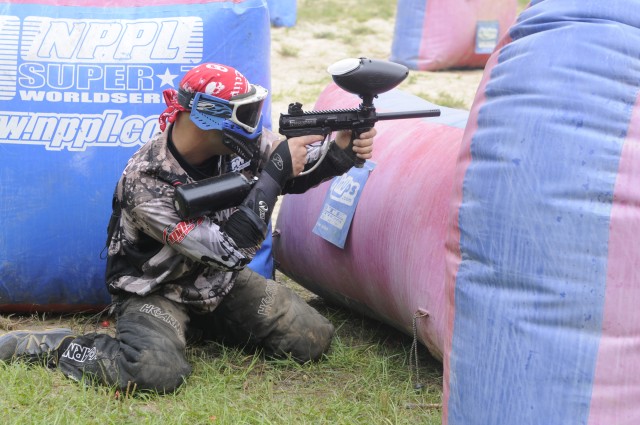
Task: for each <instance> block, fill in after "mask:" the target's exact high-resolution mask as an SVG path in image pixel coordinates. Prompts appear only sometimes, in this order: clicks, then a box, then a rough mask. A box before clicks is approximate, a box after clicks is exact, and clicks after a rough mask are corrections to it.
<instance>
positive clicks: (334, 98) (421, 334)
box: [273, 84, 468, 359]
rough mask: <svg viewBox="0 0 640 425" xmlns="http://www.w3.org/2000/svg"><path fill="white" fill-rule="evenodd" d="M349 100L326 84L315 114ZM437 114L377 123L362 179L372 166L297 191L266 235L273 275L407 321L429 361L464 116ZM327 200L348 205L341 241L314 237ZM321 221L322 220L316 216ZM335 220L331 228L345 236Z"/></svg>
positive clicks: (404, 326)
mask: <svg viewBox="0 0 640 425" xmlns="http://www.w3.org/2000/svg"><path fill="white" fill-rule="evenodd" d="M359 103H360V99H359V98H358V97H357V96H355V95H353V94H349V93H347V92H345V91H343V90H341V89H340V88H338V87H337V86H336V85H333V84H332V85H330V86H328V87H327V88H326V89H325V90H324V92H323V93H322V94H321V96H320V98H319V99H318V101H317V103H316V105H315V109H316V110H323V109H341V108H354V107H357V106H358V104H359ZM375 105H376V109H377V111H378V112H400V111H408V110H430V109H434V108H436V107H437V106H436V105H433V104H431V103H429V102H427V101H425V100H422V99H420V98H418V97H415V96H412V95H409V94H407V93H404V92H402V91H400V90H392V91H390V92H387V93H383V94H381V95H379V98H378V99H376V100H375ZM441 109H442V112H441V116H440V117H437V118H420V119H406V120H395V121H379V122H378V123H377V124H376V129H377V130H378V136H377V137H376V141H375V149H374V155H373V159H372V161H367V163H366V164H365V167H364V168H363V169H359V170H357V172H360V173H362V172H364V173H366V174H369V171H368V170H369V169H371V168H372V167H373V170H372V171H371V172H370V174H369V175H368V176H365V179H363V180H365V181H358V179H359V176H357V175H354V176H351V173H352V172H356V169H352V171H350V172H349V173H348V174H346V175H345V176H343V177H337V178H336V179H334V180H333V181H329V182H325V183H323V184H321V185H320V186H318V187H316V188H314V189H312V190H310V191H308V192H307V193H305V194H302V195H286V196H285V197H284V198H283V200H282V203H281V205H280V210H279V212H278V219H277V222H276V226H275V236H274V239H273V244H274V257H275V259H276V263H277V264H278V267H279V270H281V271H282V272H283V273H285V274H286V275H288V276H290V277H291V278H293V279H294V280H295V281H296V282H298V283H300V284H301V285H303V286H305V287H306V288H308V289H309V290H311V291H313V292H315V293H317V294H319V295H321V296H322V297H323V298H325V299H327V300H330V301H332V302H335V303H338V304H341V305H344V306H347V307H350V308H354V309H356V310H359V311H361V312H363V313H365V314H368V315H369V316H371V317H374V318H377V319H378V320H381V321H383V322H386V323H388V324H390V325H392V326H395V327H396V328H398V329H401V330H403V331H405V332H407V333H408V334H411V332H412V324H413V320H414V316H417V320H416V324H417V334H418V339H419V340H420V341H421V342H422V343H424V344H425V345H426V346H427V347H428V348H429V350H430V352H431V353H432V354H433V355H434V356H435V357H437V358H439V359H442V348H443V343H444V335H445V324H446V322H445V320H444V318H445V312H444V308H445V305H446V303H445V297H444V273H445V249H444V241H445V240H446V232H447V229H448V226H447V217H448V214H449V205H450V202H451V199H450V194H451V187H452V184H453V176H454V175H455V173H454V170H455V166H456V158H457V154H458V151H459V149H460V141H461V140H462V134H463V130H464V126H465V124H466V121H467V115H468V113H467V112H466V111H461V110H456V109H449V108H441ZM332 183H336V184H332ZM365 183H366V184H365ZM327 196H329V197H331V198H334V199H338V202H339V203H341V204H342V205H348V204H350V205H352V206H353V205H355V204H356V203H357V208H356V209H355V213H354V215H353V218H352V221H351V227H350V229H348V235H347V236H346V240H344V241H343V242H342V243H338V244H336V243H334V242H333V241H329V240H330V239H326V238H323V237H322V236H320V235H319V234H317V233H321V232H320V231H318V229H320V230H322V226H325V227H326V226H328V225H330V224H331V223H332V221H331V220H330V219H326V216H327V215H328V214H327V213H326V212H327V211H330V210H331V209H332V207H331V206H328V205H326V204H325V198H327ZM356 197H358V198H359V199H357V202H355V200H356ZM340 214H341V213H335V214H332V216H334V217H338V218H339V217H340ZM321 216H324V218H325V219H324V220H319V218H320V217H321ZM345 221H346V220H342V221H339V222H338V223H335V226H334V227H335V228H336V229H340V230H345V228H346V227H348V224H345V223H344V222H345ZM314 231H315V232H316V233H314ZM339 245H343V247H340V246H339Z"/></svg>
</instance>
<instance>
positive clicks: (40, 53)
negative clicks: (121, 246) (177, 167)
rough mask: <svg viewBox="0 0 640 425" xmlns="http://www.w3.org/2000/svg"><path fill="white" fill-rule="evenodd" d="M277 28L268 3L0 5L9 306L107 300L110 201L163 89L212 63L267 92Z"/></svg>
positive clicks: (1, 269)
mask: <svg viewBox="0 0 640 425" xmlns="http://www.w3.org/2000/svg"><path fill="white" fill-rule="evenodd" d="M269 31H270V23H269V13H268V10H267V6H266V2H265V1H264V0H260V1H257V0H232V1H220V0H218V1H202V0H198V1H196V0H190V1H185V0H182V1H172V2H169V1H166V0H155V1H153V0H151V1H145V2H142V1H140V0H129V1H126V2H125V1H120V0H118V1H109V2H96V1H79V0H67V1H39V2H35V1H13V2H5V3H0V40H1V41H2V42H1V43H0V151H1V152H2V155H1V157H0V161H2V165H0V182H1V183H0V223H2V227H3V230H2V234H1V236H0V310H4V311H32V310H49V311H51V310H58V311H68V310H79V309H84V308H91V306H94V305H98V304H101V303H104V302H107V301H108V296H107V294H106V290H105V288H104V283H103V274H104V261H103V260H102V259H101V258H100V256H101V251H102V248H103V246H104V243H105V237H106V225H107V221H108V218H109V215H110V212H111V211H110V208H111V195H112V193H113V188H114V185H115V183H116V181H117V179H118V178H119V176H120V173H121V172H122V169H123V168H124V166H125V164H126V161H127V159H128V158H129V157H130V156H131V155H132V154H133V152H135V150H136V149H137V148H139V147H140V146H141V145H142V144H144V143H145V142H146V141H148V140H149V139H150V138H151V137H152V136H153V135H154V134H155V133H156V132H157V131H159V125H158V116H159V114H160V113H162V111H163V110H164V108H165V103H164V99H163V96H162V91H163V90H165V89H168V88H176V87H177V85H178V83H179V81H180V79H181V77H182V75H183V74H184V73H185V72H186V71H188V70H189V69H191V68H192V67H194V66H196V65H198V64H200V63H203V62H217V63H222V64H226V65H230V66H233V67H235V68H237V69H239V70H240V71H241V72H242V73H243V74H245V75H246V76H247V78H248V79H249V80H250V81H251V82H252V83H255V84H259V85H261V86H263V87H267V88H269V87H270V74H269V69H270V66H269ZM268 105H269V103H267V106H266V107H265V111H264V113H265V119H268V118H269V117H270V111H269V110H270V107H269V106H268ZM266 125H268V126H269V125H270V122H267V123H266Z"/></svg>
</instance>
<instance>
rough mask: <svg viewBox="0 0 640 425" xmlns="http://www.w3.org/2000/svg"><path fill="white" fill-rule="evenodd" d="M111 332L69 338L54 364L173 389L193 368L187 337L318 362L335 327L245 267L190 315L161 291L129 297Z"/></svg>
mask: <svg viewBox="0 0 640 425" xmlns="http://www.w3.org/2000/svg"><path fill="white" fill-rule="evenodd" d="M116 320H117V321H116V336H115V338H114V337H111V336H109V335H106V334H98V333H90V334H86V335H82V336H79V337H77V338H76V339H74V340H73V341H72V342H71V343H70V344H69V346H68V347H67V349H66V350H65V352H64V353H63V354H62V356H61V357H60V360H59V362H58V366H59V368H60V370H61V371H62V372H63V373H64V374H65V375H66V376H68V377H70V378H72V379H74V380H82V379H86V380H91V381H96V382H98V383H102V384H106V385H109V386H114V387H117V388H120V389H123V390H124V389H127V388H128V389H129V390H133V389H135V390H136V391H140V390H152V391H158V392H161V393H165V392H173V391H174V390H176V389H177V388H178V387H179V386H180V385H181V384H182V383H183V382H184V381H185V379H186V378H187V376H188V375H189V374H190V373H191V366H190V365H189V363H188V361H187V358H186V354H185V348H186V345H187V341H188V340H189V341H190V340H191V336H192V335H199V336H201V337H204V338H211V339H217V340H220V341H222V342H225V343H232V344H236V345H240V346H243V347H245V348H262V349H263V350H264V352H265V353H266V354H267V355H269V356H274V357H286V356H291V357H292V358H293V359H295V360H296V361H298V362H301V363H304V362H307V361H314V360H319V359H320V358H321V357H322V354H323V353H325V352H326V351H327V350H328V349H329V346H330V344H331V338H332V337H333V332H334V327H333V325H332V324H331V322H329V320H327V319H326V318H325V317H324V316H322V315H321V314H320V313H318V312H317V311H316V310H315V309H314V308H313V307H311V306H309V305H308V304H307V303H306V302H305V301H304V300H303V299H302V298H300V297H299V296H298V295H297V294H296V293H295V292H293V291H292V290H291V289H289V288H287V287H285V286H283V285H281V284H279V283H277V282H275V281H273V280H268V279H265V278H264V277H263V276H261V275H259V274H257V273H254V272H252V271H251V270H249V269H245V270H243V271H241V272H240V273H239V274H238V277H237V279H236V281H235V283H234V287H233V288H232V290H231V291H230V292H229V294H227V295H226V296H225V298H224V300H223V301H222V303H221V304H220V305H219V306H218V308H217V309H216V310H215V311H214V312H213V313H211V314H207V315H195V314H192V313H190V312H189V311H188V308H187V306H186V305H184V304H180V303H176V302H173V301H170V300H168V299H166V298H164V297H162V296H160V295H149V296H145V297H138V296H129V297H127V298H126V299H124V300H122V301H120V302H119V303H118V305H117V308H116Z"/></svg>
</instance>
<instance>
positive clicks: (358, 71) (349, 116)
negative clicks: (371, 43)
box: [279, 58, 440, 175]
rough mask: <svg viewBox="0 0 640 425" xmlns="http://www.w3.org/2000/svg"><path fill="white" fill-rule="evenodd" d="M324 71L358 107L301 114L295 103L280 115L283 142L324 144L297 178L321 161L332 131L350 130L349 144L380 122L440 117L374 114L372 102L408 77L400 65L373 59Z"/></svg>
mask: <svg viewBox="0 0 640 425" xmlns="http://www.w3.org/2000/svg"><path fill="white" fill-rule="evenodd" d="M327 71H328V72H329V74H331V76H332V78H333V81H334V82H335V83H336V85H338V87H340V88H341V89H343V90H345V91H347V92H349V93H353V94H357V95H358V96H359V97H360V98H361V99H362V103H361V104H360V106H359V107H358V108H355V109H340V110H331V111H311V112H304V111H303V110H302V104H300V103H297V102H296V103H292V104H290V105H289V111H288V112H289V113H288V114H286V115H285V114H280V121H279V131H280V134H282V135H284V136H286V137H287V138H290V137H296V136H305V135H309V134H322V135H324V136H325V141H324V142H323V144H322V146H321V148H320V158H319V160H318V161H317V163H316V164H315V165H314V166H313V167H312V168H310V169H309V170H306V171H304V172H303V173H301V175H303V174H308V173H310V172H312V171H313V170H314V169H315V168H316V167H317V166H318V165H319V164H320V163H321V162H322V161H323V160H324V157H325V156H326V154H327V152H328V151H329V148H330V147H331V145H330V144H331V143H332V142H331V141H329V140H328V139H327V138H328V136H329V135H330V134H331V133H332V132H334V131H338V130H352V131H353V135H352V142H353V140H354V139H355V138H356V137H357V136H359V135H360V134H362V133H364V132H366V131H367V130H369V129H370V128H372V127H373V126H374V124H375V123H376V122H377V121H380V120H397V119H407V118H422V117H437V116H440V110H439V109H430V110H421V111H407V112H388V113H377V112H376V108H375V106H374V105H373V99H374V98H376V97H377V96H378V94H380V93H384V92H386V91H389V90H391V89H393V88H394V87H396V86H397V85H398V84H400V83H401V82H402V81H403V80H404V79H405V78H406V77H407V75H409V70H408V69H407V67H405V66H404V65H400V64H398V63H394V62H387V61H382V60H375V59H367V58H359V59H355V58H350V59H343V60H341V61H338V62H336V63H334V64H333V65H331V66H330V67H329V68H328V69H327ZM363 165H364V160H362V159H360V158H356V162H355V167H358V168H361V167H362V166H363Z"/></svg>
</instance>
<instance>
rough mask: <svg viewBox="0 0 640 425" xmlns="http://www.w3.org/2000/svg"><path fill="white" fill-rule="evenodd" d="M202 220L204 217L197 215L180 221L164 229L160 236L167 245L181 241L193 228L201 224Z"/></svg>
mask: <svg viewBox="0 0 640 425" xmlns="http://www.w3.org/2000/svg"><path fill="white" fill-rule="evenodd" d="M203 220H204V219H203V218H202V217H199V218H196V219H193V220H188V221H181V222H180V223H178V224H176V225H175V226H173V227H172V226H169V227H168V228H166V229H164V233H163V236H162V237H163V239H164V242H165V243H168V244H169V245H175V244H179V243H182V241H183V240H184V239H185V238H186V237H187V235H188V234H189V233H190V232H191V231H192V230H193V229H195V228H196V227H198V226H199V225H200V224H202V221H203Z"/></svg>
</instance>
